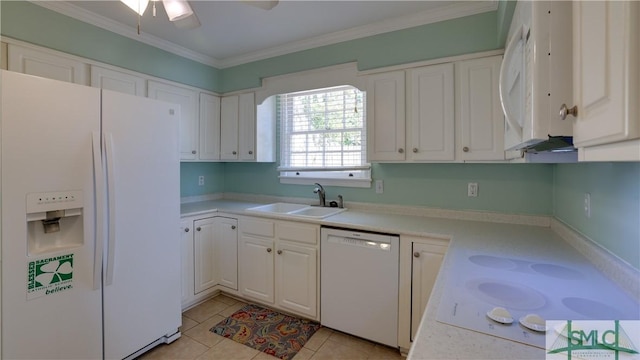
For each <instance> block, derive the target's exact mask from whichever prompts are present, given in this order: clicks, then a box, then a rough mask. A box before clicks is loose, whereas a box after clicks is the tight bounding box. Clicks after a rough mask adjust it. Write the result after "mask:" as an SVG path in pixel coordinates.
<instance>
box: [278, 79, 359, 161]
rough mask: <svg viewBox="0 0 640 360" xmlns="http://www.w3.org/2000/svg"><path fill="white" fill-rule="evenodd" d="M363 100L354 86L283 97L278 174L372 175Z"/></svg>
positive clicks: (304, 92) (281, 103)
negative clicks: (329, 172) (370, 172)
mask: <svg viewBox="0 0 640 360" xmlns="http://www.w3.org/2000/svg"><path fill="white" fill-rule="evenodd" d="M364 99H365V97H364V93H363V92H362V91H360V90H358V89H356V88H354V87H352V86H339V87H332V88H326V89H316V90H309V91H301V92H296V93H290V94H285V95H280V126H281V136H280V155H281V156H280V166H279V167H278V170H279V171H284V172H290V171H294V172H299V171H337V172H342V171H346V170H347V171H348V170H354V171H357V170H368V169H369V165H368V164H367V161H366V127H365V114H364V111H365V104H364Z"/></svg>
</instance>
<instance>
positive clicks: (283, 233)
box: [278, 222, 320, 245]
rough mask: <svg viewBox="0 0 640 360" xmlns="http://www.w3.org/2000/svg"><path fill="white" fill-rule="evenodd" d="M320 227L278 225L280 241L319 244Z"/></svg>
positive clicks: (296, 224)
mask: <svg viewBox="0 0 640 360" xmlns="http://www.w3.org/2000/svg"><path fill="white" fill-rule="evenodd" d="M319 231H320V226H318V225H309V224H302V223H293V222H279V223H278V240H286V241H295V242H300V243H305V244H313V245H315V244H317V243H318V232H319Z"/></svg>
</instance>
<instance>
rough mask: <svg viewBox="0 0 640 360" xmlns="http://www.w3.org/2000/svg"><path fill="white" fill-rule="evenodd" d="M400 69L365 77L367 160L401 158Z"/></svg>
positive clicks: (402, 91)
mask: <svg viewBox="0 0 640 360" xmlns="http://www.w3.org/2000/svg"><path fill="white" fill-rule="evenodd" d="M404 82H405V80H404V71H395V72H390V73H384V74H379V75H372V76H370V77H369V81H368V85H367V156H368V159H369V160H370V161H401V160H404V159H405V154H404V152H405V136H406V135H405V89H404V86H405V84H404Z"/></svg>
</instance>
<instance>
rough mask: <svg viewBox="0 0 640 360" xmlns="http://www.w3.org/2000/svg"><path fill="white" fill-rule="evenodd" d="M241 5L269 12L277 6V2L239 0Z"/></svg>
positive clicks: (273, 0)
mask: <svg viewBox="0 0 640 360" xmlns="http://www.w3.org/2000/svg"><path fill="white" fill-rule="evenodd" d="M240 1H242V2H243V3H245V4H247V5H251V6H255V7H258V8H260V9H264V10H271V9H273V8H274V7H276V5H278V0H240Z"/></svg>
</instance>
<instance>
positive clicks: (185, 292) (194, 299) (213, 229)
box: [180, 215, 238, 309]
mask: <svg viewBox="0 0 640 360" xmlns="http://www.w3.org/2000/svg"><path fill="white" fill-rule="evenodd" d="M180 227H181V234H182V235H181V259H182V308H183V309H185V308H187V307H189V306H191V305H194V304H196V303H198V302H200V301H202V300H204V299H206V298H207V297H209V296H210V295H212V294H213V293H214V292H215V291H216V290H228V291H230V292H234V291H236V290H237V289H238V234H237V231H238V230H237V228H238V221H237V220H236V219H234V218H231V217H226V216H214V215H208V216H201V217H191V218H183V219H182V221H181V223H180Z"/></svg>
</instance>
